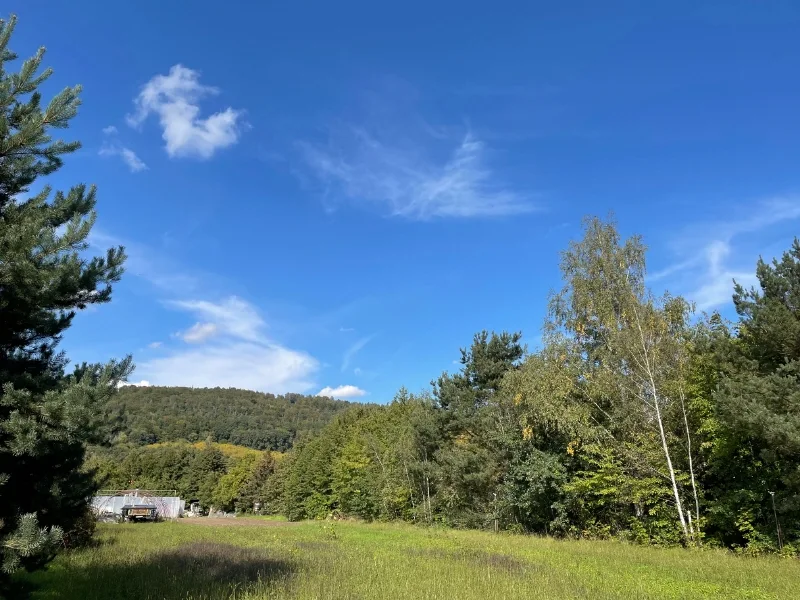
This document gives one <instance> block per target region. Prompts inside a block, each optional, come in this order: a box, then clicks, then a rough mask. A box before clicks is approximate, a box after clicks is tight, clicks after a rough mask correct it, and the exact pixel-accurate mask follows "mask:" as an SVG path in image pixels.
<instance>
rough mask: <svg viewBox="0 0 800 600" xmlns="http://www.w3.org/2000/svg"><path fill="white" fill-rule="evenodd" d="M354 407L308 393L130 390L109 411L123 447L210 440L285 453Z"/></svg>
mask: <svg viewBox="0 0 800 600" xmlns="http://www.w3.org/2000/svg"><path fill="white" fill-rule="evenodd" d="M348 406H350V404H349V403H348V402H344V401H341V400H334V399H332V398H325V397H320V396H305V395H302V394H285V395H277V396H276V395H274V394H264V393H260V392H252V391H248V390H238V389H223V388H213V389H201V388H186V387H135V386H128V387H125V388H123V389H121V390H120V392H119V393H118V394H114V395H113V396H110V397H109V398H108V401H107V404H106V410H107V412H108V414H109V421H110V422H111V423H113V425H114V429H115V435H116V437H115V441H116V442H117V443H120V444H126V443H129V444H134V445H147V444H155V443H158V442H174V441H180V440H184V441H189V442H197V441H205V440H206V439H211V440H212V441H214V442H221V443H229V444H235V445H239V446H247V447H249V448H255V449H256V450H277V451H280V452H284V451H286V450H288V449H289V448H291V447H292V445H293V444H294V442H295V440H296V439H298V438H300V439H302V438H303V437H307V436H310V435H313V434H315V433H318V432H319V431H320V430H321V429H322V428H323V427H324V426H325V425H327V424H328V423H329V422H330V421H331V419H333V417H334V416H335V415H336V414H337V413H339V412H341V411H343V410H345V409H346V408H347V407H348Z"/></svg>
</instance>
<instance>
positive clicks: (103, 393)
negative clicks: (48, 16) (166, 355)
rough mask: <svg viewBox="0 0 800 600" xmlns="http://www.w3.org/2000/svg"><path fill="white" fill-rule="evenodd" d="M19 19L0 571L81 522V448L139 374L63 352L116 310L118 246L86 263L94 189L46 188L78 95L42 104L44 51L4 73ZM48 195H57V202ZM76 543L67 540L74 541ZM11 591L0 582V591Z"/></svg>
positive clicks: (2, 296)
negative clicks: (104, 307) (72, 362)
mask: <svg viewBox="0 0 800 600" xmlns="http://www.w3.org/2000/svg"><path fill="white" fill-rule="evenodd" d="M15 25H16V19H15V18H13V17H12V18H11V19H10V20H8V21H7V22H0V257H1V258H0V552H2V561H3V571H4V573H8V572H10V571H12V570H14V569H16V568H18V567H25V568H28V569H32V568H36V567H38V566H41V565H42V564H44V563H45V562H47V561H48V560H49V559H50V558H52V555H53V551H54V549H55V547H56V545H58V544H59V543H60V540H61V539H62V538H63V535H64V533H65V532H66V533H67V535H68V539H73V540H75V539H77V538H78V537H79V536H76V535H75V534H74V532H73V528H74V527H75V526H76V525H77V524H78V523H79V521H80V520H81V519H82V518H83V517H84V515H85V512H86V506H87V499H88V497H90V496H91V494H92V492H93V490H94V489H95V488H94V482H93V479H92V477H91V475H90V474H88V473H85V472H83V471H81V469H80V467H81V464H82V462H83V458H84V445H85V444H86V443H88V442H95V443H96V442H99V441H102V438H103V435H104V433H105V432H106V430H105V427H104V426H103V420H104V410H103V409H104V406H105V405H106V404H107V402H108V401H109V400H108V399H109V397H110V396H112V395H113V392H114V391H115V389H116V385H117V383H118V382H119V381H120V380H121V379H124V378H125V377H126V376H127V375H128V374H129V373H130V370H131V361H130V359H125V360H123V361H121V362H112V363H109V364H108V365H106V366H101V365H91V366H89V365H82V366H81V367H79V368H78V369H76V372H75V373H74V374H73V375H71V376H65V373H64V368H65V366H66V363H67V361H66V358H65V357H64V355H63V354H62V353H59V352H58V351H57V346H58V343H59V341H60V339H61V336H62V334H63V333H64V331H65V330H66V329H67V328H68V327H69V326H70V324H71V323H72V319H73V318H74V316H75V314H76V311H78V310H81V309H84V308H86V307H87V306H89V305H95V304H101V303H104V302H108V301H109V299H110V298H111V286H112V284H113V283H115V282H116V281H118V280H119V278H120V276H121V274H122V265H123V262H124V260H125V255H124V252H123V250H122V248H112V249H109V250H108V251H107V252H106V253H105V255H104V256H101V257H87V256H86V253H85V251H86V250H87V249H88V244H87V241H86V240H87V237H88V235H89V232H90V230H91V228H92V225H93V224H94V221H95V212H94V207H95V202H96V194H95V189H94V188H93V187H88V188H87V187H86V186H85V185H82V184H81V185H76V186H75V187H73V188H72V189H70V190H69V191H68V192H66V193H64V192H56V193H55V194H52V190H51V189H50V187H48V186H46V185H45V186H43V187H42V188H41V191H39V192H37V193H35V194H34V195H29V191H30V187H31V185H32V184H34V182H37V179H38V178H39V177H41V176H46V175H49V174H51V173H53V172H54V171H56V170H57V169H58V168H59V167H60V166H61V164H62V157H63V156H64V155H66V154H69V153H71V152H74V151H75V150H77V149H78V147H79V146H80V145H79V143H78V142H64V141H62V140H53V138H52V137H51V136H52V133H53V129H54V128H55V129H63V128H66V127H67V126H68V124H69V121H70V120H71V119H72V118H73V117H74V116H75V114H76V113H77V109H78V106H79V105H80V99H79V92H80V88H79V87H74V88H67V89H65V90H63V91H62V92H61V93H59V94H57V95H56V96H55V97H54V98H53V99H52V100H51V101H50V102H49V103H47V104H46V105H43V103H42V97H41V94H40V93H39V91H38V87H39V86H40V85H41V84H42V83H44V82H45V81H46V80H47V78H48V77H49V76H50V74H51V71H50V70H49V69H45V70H43V71H42V70H40V67H41V63H42V60H43V57H44V49H40V50H39V51H38V52H37V53H36V55H35V56H34V57H32V58H30V59H29V60H27V61H24V62H23V63H22V65H20V68H19V70H18V71H17V72H10V71H9V70H8V68H9V66H10V63H12V62H13V61H14V60H15V59H16V55H15V54H14V53H13V52H12V51H11V50H10V49H9V46H8V44H9V41H10V38H11V34H12V32H13V30H14V27H15ZM51 196H52V197H51ZM69 536H71V538H70V537H69ZM6 583H7V578H6V577H4V576H3V577H0V589H2V588H3V586H4V585H5V584H6Z"/></svg>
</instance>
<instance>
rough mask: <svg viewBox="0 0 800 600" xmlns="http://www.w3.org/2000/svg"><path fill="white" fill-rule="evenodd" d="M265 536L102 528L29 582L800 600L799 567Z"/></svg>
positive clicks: (469, 536) (172, 526) (422, 536)
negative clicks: (86, 545)
mask: <svg viewBox="0 0 800 600" xmlns="http://www.w3.org/2000/svg"><path fill="white" fill-rule="evenodd" d="M239 524H240V525H244V523H242V522H241V521H240V523H239ZM266 525H268V523H253V524H252V526H249V527H248V526H237V527H230V526H224V525H223V526H213V527H210V526H201V525H199V524H195V525H193V524H191V523H180V524H179V523H159V524H138V525H103V526H102V527H101V529H100V538H101V541H102V544H101V545H100V546H99V547H97V548H92V549H87V550H81V551H77V552H74V553H70V554H65V555H62V556H61V557H59V558H58V559H57V560H56V561H55V562H54V563H53V564H52V566H51V567H50V568H49V569H48V571H46V572H40V573H35V574H32V575H28V576H27V581H29V582H31V583H33V584H35V585H36V586H37V587H38V589H37V591H35V593H34V598H37V599H40V600H44V599H63V600H98V599H101V598H102V599H109V598H113V599H119V600H127V599H131V600H133V599H136V600H146V599H153V600H155V599H159V600H161V599H167V600H173V599H178V598H180V599H186V600H199V599H201V598H205V599H210V598H215V599H216V598H240V599H252V600H255V599H267V598H273V599H289V598H292V599H295V598H296V599H300V600H311V599H324V598H325V599H327V598H330V599H333V598H337V599H338V598H342V599H344V598H347V599H351V598H352V599H356V598H359V599H367V598H376V599H384V598H426V599H442V600H444V599H448V600H449V599H451V598H453V599H456V598H457V599H467V600H469V599H475V600H495V599H497V600H499V599H507V598H510V599H514V598H519V599H523V598H524V599H525V600H530V599H562V598H563V599H566V598H570V599H573V598H591V599H600V600H602V599H607V598H654V599H655V598H658V599H662V598H667V599H668V598H742V599H744V598H747V599H767V598H770V599H772V598H774V599H791V598H797V597H800V593H799V592H800V562H798V561H796V560H788V559H779V558H758V559H754V558H743V557H737V556H733V555H730V554H728V553H725V552H722V551H710V550H708V551H693V550H681V549H677V548H676V549H658V548H647V547H641V546H632V545H627V544H622V543H617V542H588V541H558V540H553V539H548V538H535V537H524V536H512V535H493V534H491V533H483V532H470V531H452V530H439V529H423V528H415V527H411V526H407V525H400V524H389V525H379V524H376V525H364V524H357V523H342V522H336V523H327V522H326V523H313V522H311V523H301V524H285V525H281V524H276V526H266Z"/></svg>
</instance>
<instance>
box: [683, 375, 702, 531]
mask: <svg viewBox="0 0 800 600" xmlns="http://www.w3.org/2000/svg"><path fill="white" fill-rule="evenodd" d="M679 394H680V398H681V410H682V411H683V423H684V425H685V426H686V446H687V448H686V451H687V454H688V455H689V476H690V477H691V479H692V494H693V495H694V516H695V522H696V523H697V529H698V532H699V530H700V499H699V498H698V496H697V484H696V483H695V479H694V464H693V462H692V434H691V432H690V431H689V418H688V417H687V416H686V401H685V398H684V394H683V387H681V389H680V390H679Z"/></svg>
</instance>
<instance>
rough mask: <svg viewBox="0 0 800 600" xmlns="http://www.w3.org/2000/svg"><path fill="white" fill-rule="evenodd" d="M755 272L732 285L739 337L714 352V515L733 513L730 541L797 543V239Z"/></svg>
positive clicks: (799, 292) (799, 250)
mask: <svg viewBox="0 0 800 600" xmlns="http://www.w3.org/2000/svg"><path fill="white" fill-rule="evenodd" d="M756 275H757V277H758V282H759V289H749V290H747V289H745V288H744V287H743V286H741V285H736V288H735V294H734V296H733V301H734V305H735V306H736V311H737V313H738V314H739V317H740V320H739V323H738V335H737V336H736V337H735V338H733V339H730V340H727V342H728V343H726V344H722V345H721V350H720V351H719V352H718V353H717V355H718V358H719V363H720V364H721V365H723V368H724V371H725V376H724V377H723V378H722V380H721V381H720V383H719V385H718V389H717V390H716V393H715V395H714V398H715V400H716V412H717V418H718V419H719V421H720V423H721V426H722V428H723V434H724V438H725V444H720V448H719V449H718V450H717V457H716V463H717V470H718V471H720V473H719V475H718V477H719V480H720V489H719V490H718V491H717V504H718V507H717V510H716V512H717V513H718V514H723V515H724V514H730V515H731V516H732V517H734V518H732V519H731V520H733V521H734V525H735V527H732V526H730V525H729V526H728V529H729V531H731V530H732V531H734V532H736V530H737V529H738V532H737V533H739V534H740V535H741V537H740V538H739V539H736V538H734V539H729V540H728V541H729V542H731V543H737V544H738V543H746V544H748V545H750V546H753V547H757V546H759V545H763V546H774V547H778V546H781V545H783V544H784V543H785V542H787V541H789V542H794V543H797V542H798V541H800V240H797V239H796V240H795V241H794V243H793V245H792V247H791V248H790V249H789V250H788V251H787V252H785V253H784V254H783V256H782V257H781V259H780V260H775V261H773V262H772V263H771V264H770V263H767V262H765V261H763V260H759V262H758V266H757V268H756ZM773 494H774V502H775V506H774V508H773Z"/></svg>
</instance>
